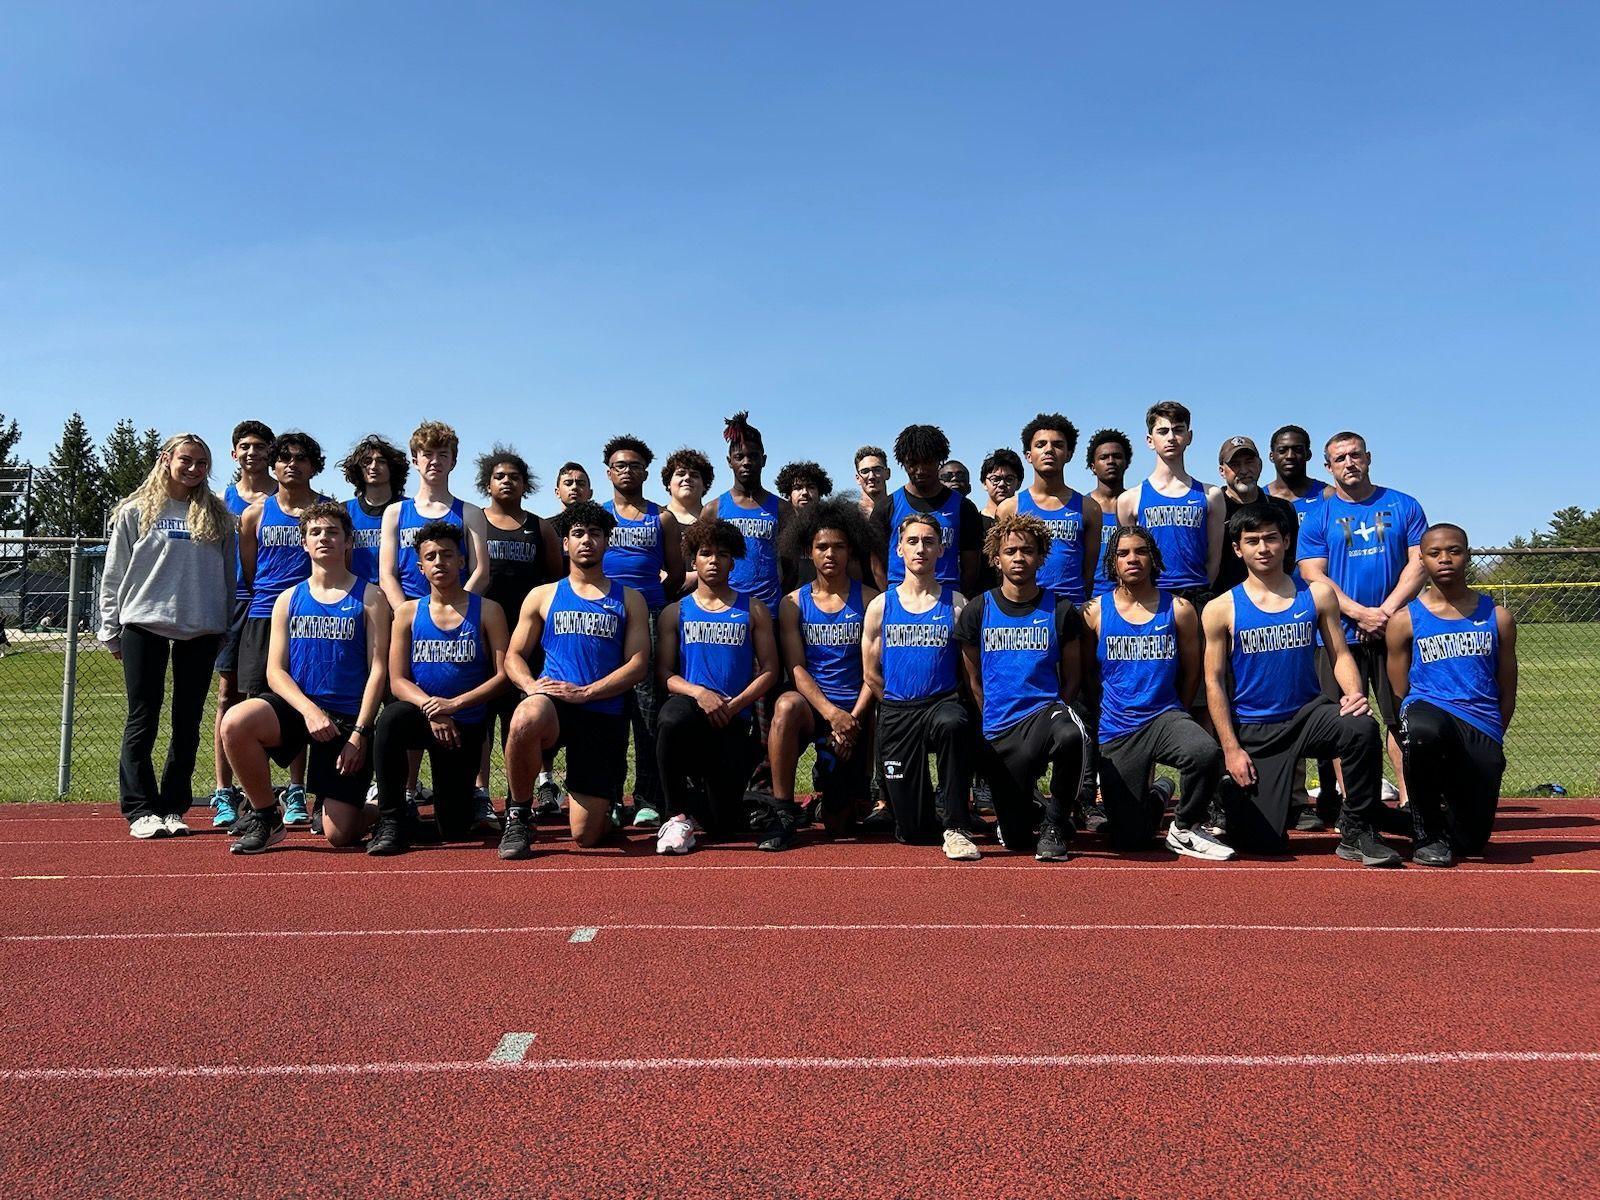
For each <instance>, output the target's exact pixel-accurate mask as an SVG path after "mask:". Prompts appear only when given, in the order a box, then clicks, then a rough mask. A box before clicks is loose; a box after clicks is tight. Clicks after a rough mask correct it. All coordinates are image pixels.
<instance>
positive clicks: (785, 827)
mask: <svg viewBox="0 0 1600 1200" xmlns="http://www.w3.org/2000/svg"><path fill="white" fill-rule="evenodd" d="M794 841H795V831H794V826H793V825H791V824H789V822H788V821H779V822H777V824H775V825H772V826H769V827H768V832H767V833H766V834H765V835H763V837H762V838H761V840H760V841H759V842H757V843H756V849H757V850H769V851H778V850H791V849H793V848H794Z"/></svg>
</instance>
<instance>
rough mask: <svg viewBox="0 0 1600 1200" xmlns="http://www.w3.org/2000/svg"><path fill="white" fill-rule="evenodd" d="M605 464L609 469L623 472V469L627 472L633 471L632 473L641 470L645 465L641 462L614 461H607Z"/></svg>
mask: <svg viewBox="0 0 1600 1200" xmlns="http://www.w3.org/2000/svg"><path fill="white" fill-rule="evenodd" d="M606 465H607V466H608V467H609V468H610V469H611V470H613V471H616V472H618V473H620V472H623V471H629V472H633V473H638V472H642V471H643V470H644V469H645V465H644V464H643V463H642V462H614V463H607V464H606Z"/></svg>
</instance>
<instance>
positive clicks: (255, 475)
mask: <svg viewBox="0 0 1600 1200" xmlns="http://www.w3.org/2000/svg"><path fill="white" fill-rule="evenodd" d="M275 436H276V435H275V434H274V433H273V432H272V430H271V429H270V428H268V427H267V426H266V425H265V424H263V423H262V422H260V421H240V422H239V423H238V424H237V425H235V426H234V427H233V449H232V451H231V454H232V456H233V461H234V462H235V463H237V464H238V467H239V478H238V479H237V480H235V481H234V482H233V483H230V484H229V485H228V486H227V488H226V490H225V491H224V492H223V493H222V502H223V503H224V504H226V505H227V507H228V512H229V513H231V514H232V515H233V522H234V530H235V533H237V531H238V526H239V518H240V517H242V516H243V515H244V510H245V509H247V508H249V507H250V506H251V505H252V504H254V503H255V502H256V501H258V500H260V499H261V498H262V497H264V496H270V495H271V494H272V493H273V492H275V491H277V490H278V481H277V480H276V479H274V478H273V477H272V439H273V438H274V437H275ZM234 545H235V549H234V563H233V569H234V589H235V592H234V604H233V618H232V620H231V621H230V622H229V624H228V629H227V632H226V633H224V634H223V635H222V643H221V645H220V646H219V647H218V648H217V661H216V664H215V667H214V668H213V669H214V670H215V671H216V673H217V715H216V720H215V721H213V722H212V734H211V741H212V752H213V755H214V757H215V762H216V778H217V788H216V791H215V792H213V793H212V795H211V814H212V815H211V825H212V827H213V828H216V829H223V828H226V827H227V826H229V825H232V824H233V823H234V821H235V820H236V819H237V818H238V815H239V805H240V804H241V803H243V800H244V793H242V792H241V791H240V790H239V789H238V788H236V787H234V786H233V768H232V767H230V766H229V765H228V755H227V753H226V752H225V751H224V750H223V748H222V718H223V717H224V716H226V715H227V712H228V710H229V709H230V708H232V707H233V706H234V705H235V704H237V703H239V701H240V700H242V699H244V697H243V696H242V695H241V694H240V692H239V635H240V634H241V633H242V632H243V631H244V622H245V618H246V617H247V616H248V615H249V613H250V581H249V580H248V579H246V578H245V577H244V566H243V564H242V563H240V561H239V559H238V553H239V551H238V548H237V547H238V540H237V538H235V542H234Z"/></svg>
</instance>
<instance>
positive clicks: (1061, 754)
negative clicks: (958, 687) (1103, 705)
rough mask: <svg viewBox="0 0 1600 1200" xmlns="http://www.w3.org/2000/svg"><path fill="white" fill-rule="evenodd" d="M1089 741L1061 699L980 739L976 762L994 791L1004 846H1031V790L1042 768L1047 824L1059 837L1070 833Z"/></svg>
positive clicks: (1032, 809) (1020, 848)
mask: <svg viewBox="0 0 1600 1200" xmlns="http://www.w3.org/2000/svg"><path fill="white" fill-rule="evenodd" d="M1087 745H1088V737H1087V735H1086V734H1085V733H1084V729H1083V724H1082V721H1081V719H1080V718H1079V717H1078V715H1077V713H1076V712H1075V711H1074V710H1073V709H1072V708H1071V707H1070V706H1068V705H1067V704H1065V703H1063V702H1062V701H1060V700H1055V701H1052V702H1051V703H1050V704H1047V705H1045V707H1043V708H1041V709H1040V710H1039V711H1038V712H1036V713H1032V714H1030V715H1029V716H1027V717H1025V718H1023V719H1022V720H1021V721H1018V722H1017V723H1016V724H1015V725H1013V726H1012V727H1011V728H1010V729H1007V730H1005V731H1004V732H1003V733H1000V734H999V735H998V736H996V737H993V738H990V739H987V740H985V741H984V742H983V743H982V745H981V746H980V747H979V749H978V762H979V763H980V765H981V769H982V771H983V774H984V778H986V779H987V780H988V781H989V788H990V791H991V792H992V793H993V795H994V814H995V816H996V818H998V821H999V825H1000V836H1001V837H1002V838H1003V839H1005V843H1006V849H1008V850H1016V851H1023V850H1027V849H1029V848H1031V847H1032V845H1033V838H1034V824H1035V822H1034V812H1035V810H1034V804H1033V788H1034V785H1035V784H1036V783H1037V782H1038V781H1039V778H1040V776H1042V775H1043V774H1044V773H1045V769H1046V768H1049V771H1050V790H1049V791H1048V792H1047V793H1046V794H1045V802H1044V820H1045V823H1046V824H1049V825H1054V826H1055V827H1056V828H1057V829H1059V830H1060V831H1061V834H1062V836H1063V837H1067V838H1070V837H1071V836H1072V835H1073V833H1074V832H1075V827H1074V826H1073V823H1072V809H1073V806H1074V805H1075V804H1076V803H1077V799H1078V789H1079V787H1080V786H1081V785H1082V782H1083V758H1084V749H1085V747H1086V746H1087Z"/></svg>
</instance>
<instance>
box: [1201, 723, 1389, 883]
mask: <svg viewBox="0 0 1600 1200" xmlns="http://www.w3.org/2000/svg"><path fill="white" fill-rule="evenodd" d="M1234 734H1235V736H1237V737H1238V739H1239V744H1240V745H1241V746H1242V747H1244V750H1245V752H1246V753H1247V754H1249V755H1250V758H1251V761H1252V762H1254V763H1255V767H1256V781H1255V783H1254V784H1253V785H1252V786H1251V787H1249V788H1241V787H1239V785H1238V784H1236V783H1235V782H1234V781H1233V777H1232V776H1230V775H1227V774H1224V775H1223V777H1222V788H1221V794H1222V803H1223V808H1224V811H1225V812H1226V813H1227V828H1228V842H1229V844H1230V845H1232V846H1233V847H1234V848H1235V849H1238V850H1244V851H1252V850H1253V851H1261V852H1266V853H1272V854H1276V853H1281V852H1282V851H1283V849H1284V848H1285V846H1286V845H1287V840H1286V834H1285V830H1286V828H1287V827H1288V823H1289V806H1290V803H1291V796H1292V793H1293V791H1294V767H1295V763H1296V762H1298V761H1299V760H1300V759H1302V758H1311V757H1316V758H1322V757H1324V756H1326V757H1327V758H1337V759H1339V760H1340V761H1341V762H1342V763H1343V765H1344V786H1345V799H1344V812H1345V820H1346V822H1347V823H1348V822H1350V821H1356V822H1360V823H1362V824H1365V825H1368V826H1372V825H1373V824H1374V823H1375V822H1376V820H1377V818H1378V804H1379V800H1378V788H1379V786H1380V785H1381V783H1382V780H1383V738H1382V736H1381V735H1380V733H1379V728H1378V723H1377V722H1376V721H1374V720H1373V719H1372V718H1371V717H1344V716H1340V715H1339V705H1338V702H1337V701H1334V700H1330V699H1328V698H1327V697H1326V696H1318V697H1317V698H1316V699H1315V700H1313V701H1311V702H1310V703H1309V704H1307V705H1306V706H1305V707H1303V708H1302V709H1300V711H1299V712H1297V713H1295V714H1294V716H1292V717H1290V718H1289V719H1288V720H1287V721H1275V722H1272V723H1271V724H1264V725H1238V726H1236V727H1235V728H1234Z"/></svg>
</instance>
